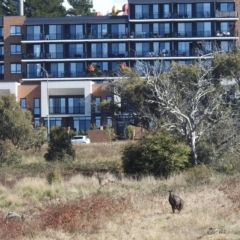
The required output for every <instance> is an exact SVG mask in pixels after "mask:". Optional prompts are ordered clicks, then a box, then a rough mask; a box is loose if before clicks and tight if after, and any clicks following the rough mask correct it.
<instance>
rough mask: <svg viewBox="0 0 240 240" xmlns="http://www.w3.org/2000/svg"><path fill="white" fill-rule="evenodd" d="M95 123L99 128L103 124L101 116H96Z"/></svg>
mask: <svg viewBox="0 0 240 240" xmlns="http://www.w3.org/2000/svg"><path fill="white" fill-rule="evenodd" d="M95 124H96V128H97V129H99V128H100V126H101V117H96V118H95Z"/></svg>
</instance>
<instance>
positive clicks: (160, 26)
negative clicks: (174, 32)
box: [153, 23, 171, 37]
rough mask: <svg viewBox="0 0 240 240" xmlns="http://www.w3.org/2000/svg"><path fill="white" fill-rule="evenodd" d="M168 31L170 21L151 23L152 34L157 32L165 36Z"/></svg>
mask: <svg viewBox="0 0 240 240" xmlns="http://www.w3.org/2000/svg"><path fill="white" fill-rule="evenodd" d="M170 32H171V29H170V23H154V24H153V34H157V35H160V36H162V37H165V36H167V35H168V34H169V33H170Z"/></svg>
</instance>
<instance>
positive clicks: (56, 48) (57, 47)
mask: <svg viewBox="0 0 240 240" xmlns="http://www.w3.org/2000/svg"><path fill="white" fill-rule="evenodd" d="M48 48H49V51H48V52H49V55H48V56H50V57H49V58H63V44H54V43H53V44H49V46H48Z"/></svg>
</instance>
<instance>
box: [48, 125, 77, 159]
mask: <svg viewBox="0 0 240 240" xmlns="http://www.w3.org/2000/svg"><path fill="white" fill-rule="evenodd" d="M47 150H48V152H47V153H45V155H44V158H45V159H46V161H55V160H60V161H69V160H74V158H75V155H76V153H75V150H74V149H73V147H72V143H71V140H70V138H69V136H68V133H67V132H66V131H65V130H64V128H62V127H59V126H56V127H53V128H52V129H51V132H50V142H49V145H48V149H47Z"/></svg>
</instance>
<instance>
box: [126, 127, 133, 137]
mask: <svg viewBox="0 0 240 240" xmlns="http://www.w3.org/2000/svg"><path fill="white" fill-rule="evenodd" d="M133 134H134V126H132V125H128V126H127V128H126V136H127V138H128V139H133Z"/></svg>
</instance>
